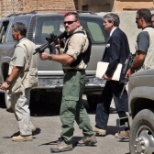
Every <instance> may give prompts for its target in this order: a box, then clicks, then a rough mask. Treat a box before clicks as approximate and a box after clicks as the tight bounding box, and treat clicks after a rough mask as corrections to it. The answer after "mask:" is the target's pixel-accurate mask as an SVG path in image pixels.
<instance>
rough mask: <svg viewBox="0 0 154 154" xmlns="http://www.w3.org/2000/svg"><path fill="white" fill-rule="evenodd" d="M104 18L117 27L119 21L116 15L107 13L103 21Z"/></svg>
mask: <svg viewBox="0 0 154 154" xmlns="http://www.w3.org/2000/svg"><path fill="white" fill-rule="evenodd" d="M105 18H106V19H107V20H108V22H113V23H114V26H117V27H119V24H120V19H119V16H118V15H117V14H115V13H108V14H106V15H105V16H104V17H103V19H105Z"/></svg>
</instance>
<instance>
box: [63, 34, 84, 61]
mask: <svg viewBox="0 0 154 154" xmlns="http://www.w3.org/2000/svg"><path fill="white" fill-rule="evenodd" d="M84 45H85V36H84V35H83V34H76V35H73V36H72V37H71V38H70V41H69V43H68V50H67V52H66V54H68V55H70V56H72V57H73V58H74V59H77V57H78V55H79V54H80V53H81V52H83V48H84Z"/></svg>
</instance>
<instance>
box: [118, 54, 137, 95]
mask: <svg viewBox="0 0 154 154" xmlns="http://www.w3.org/2000/svg"><path fill="white" fill-rule="evenodd" d="M134 57H135V54H132V53H130V55H129V57H128V58H127V59H126V60H125V63H124V66H123V69H122V72H121V73H122V74H123V75H124V76H125V75H126V73H127V71H128V69H129V68H130V67H131V66H132V63H133V60H134ZM128 80H129V79H128V78H125V79H124V80H123V83H124V87H123V89H122V92H121V95H120V98H121V97H122V95H123V92H124V89H125V86H126V84H127V82H128Z"/></svg>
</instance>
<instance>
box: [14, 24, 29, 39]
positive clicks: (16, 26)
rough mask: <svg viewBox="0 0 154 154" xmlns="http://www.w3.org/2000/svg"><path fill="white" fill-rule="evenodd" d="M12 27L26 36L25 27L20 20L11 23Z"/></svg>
mask: <svg viewBox="0 0 154 154" xmlns="http://www.w3.org/2000/svg"><path fill="white" fill-rule="evenodd" d="M12 28H13V29H14V30H15V31H18V32H20V35H22V36H24V37H25V36H26V33H27V28H26V26H25V24H23V23H22V22H16V23H14V24H13V25H12Z"/></svg>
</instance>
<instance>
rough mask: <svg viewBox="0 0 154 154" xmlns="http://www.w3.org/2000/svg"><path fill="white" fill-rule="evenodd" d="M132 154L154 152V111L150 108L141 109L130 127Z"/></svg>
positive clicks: (151, 153)
mask: <svg viewBox="0 0 154 154" xmlns="http://www.w3.org/2000/svg"><path fill="white" fill-rule="evenodd" d="M129 147H130V152H131V154H153V153H154V148H153V147H154V113H153V112H152V111H150V110H148V109H144V110H142V111H140V112H139V113H138V114H137V115H136V116H135V118H134V121H133V124H132V127H131V129H130V142H129Z"/></svg>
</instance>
